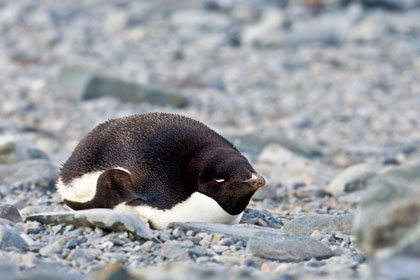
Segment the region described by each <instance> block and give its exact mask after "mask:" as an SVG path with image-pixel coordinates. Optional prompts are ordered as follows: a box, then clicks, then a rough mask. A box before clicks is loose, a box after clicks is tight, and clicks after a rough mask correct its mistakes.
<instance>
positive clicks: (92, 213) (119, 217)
mask: <svg viewBox="0 0 420 280" xmlns="http://www.w3.org/2000/svg"><path fill="white" fill-rule="evenodd" d="M26 220H29V221H38V222H40V223H43V224H54V225H56V224H72V225H75V226H87V227H98V228H102V229H106V230H112V231H127V232H131V233H133V234H134V235H135V236H136V238H138V239H142V238H143V239H155V236H154V234H153V233H152V231H151V230H150V229H149V228H148V227H147V226H146V225H145V223H144V222H143V221H142V220H140V218H139V217H137V216H136V215H135V214H133V213H125V212H120V211H115V210H111V209H89V210H82V211H69V212H47V213H40V214H35V215H32V216H29V217H27V218H26Z"/></svg>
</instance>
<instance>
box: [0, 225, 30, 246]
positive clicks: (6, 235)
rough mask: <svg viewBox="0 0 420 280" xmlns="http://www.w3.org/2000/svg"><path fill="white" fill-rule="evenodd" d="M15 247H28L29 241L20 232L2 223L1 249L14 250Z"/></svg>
mask: <svg viewBox="0 0 420 280" xmlns="http://www.w3.org/2000/svg"><path fill="white" fill-rule="evenodd" d="M13 248H16V249H17V250H19V251H22V250H25V249H26V248H28V243H26V241H25V240H23V238H22V237H20V235H19V233H18V232H16V231H14V230H13V229H9V228H7V227H5V226H2V225H0V250H12V249H13Z"/></svg>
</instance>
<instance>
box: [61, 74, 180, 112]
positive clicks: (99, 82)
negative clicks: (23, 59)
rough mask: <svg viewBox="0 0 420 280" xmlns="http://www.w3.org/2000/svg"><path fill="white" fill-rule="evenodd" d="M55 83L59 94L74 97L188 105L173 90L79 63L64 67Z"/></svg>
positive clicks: (75, 98)
mask: <svg viewBox="0 0 420 280" xmlns="http://www.w3.org/2000/svg"><path fill="white" fill-rule="evenodd" d="M57 83H58V86H59V90H58V92H59V94H60V95H64V96H66V97H68V98H69V99H73V100H90V99H96V98H99V97H103V96H110V97H114V98H117V99H119V100H121V101H123V102H132V103H139V102H147V103H151V104H156V105H161V106H166V105H169V106H173V107H177V108H183V107H186V106H187V105H188V102H187V100H186V99H185V98H184V97H182V96H180V95H177V94H175V93H173V92H169V91H167V90H164V89H159V88H154V87H151V86H147V85H141V84H138V83H134V82H129V81H123V80H120V79H117V78H114V77H108V76H104V75H102V74H98V73H94V72H92V71H90V70H88V69H85V68H82V67H79V66H66V67H64V68H63V69H62V70H61V72H60V73H59V75H58V77H57Z"/></svg>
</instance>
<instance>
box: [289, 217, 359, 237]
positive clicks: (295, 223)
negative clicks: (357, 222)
mask: <svg viewBox="0 0 420 280" xmlns="http://www.w3.org/2000/svg"><path fill="white" fill-rule="evenodd" d="M353 217H354V215H353V214H344V215H336V216H334V215H327V214H307V215H304V216H301V217H298V218H295V219H293V220H291V221H289V222H287V223H285V225H284V226H283V227H282V230H284V231H287V232H293V233H301V234H311V233H312V232H313V231H314V230H319V231H321V232H328V233H332V232H337V231H341V232H345V233H350V231H351V228H352V224H353Z"/></svg>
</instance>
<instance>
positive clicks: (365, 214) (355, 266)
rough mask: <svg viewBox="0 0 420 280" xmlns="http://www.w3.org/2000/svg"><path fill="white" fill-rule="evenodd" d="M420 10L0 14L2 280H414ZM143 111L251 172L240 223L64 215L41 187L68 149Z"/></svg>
mask: <svg viewBox="0 0 420 280" xmlns="http://www.w3.org/2000/svg"><path fill="white" fill-rule="evenodd" d="M419 14H420V2H419V1H416V0H405V1H403V0H401V1H398V0H395V1H389V0H388V1H380V0H378V1H375V0H373V1H372V0H370V1H367V0H365V1H363V0H360V1H351V0H350V1H339V0H329V1H273V0H271V1H270V0H258V1H255V0H244V1H229V0H227V1H224V0H220V1H189V0H183V1H164V0H157V1H125V0H114V1H102V0H89V1H50V0H41V1H31V0H19V1H7V0H0V35H1V40H0V97H1V102H0V217H1V218H0V272H1V275H2V279H110V278H111V277H114V278H112V279H144V278H145V279H197V278H202V279H219V278H222V277H223V278H226V277H229V278H232V279H236V278H238V279H314V278H327V279H328V278H330V279H337V278H340V279H353V278H363V279H410V278H413V279H414V278H419V277H420V269H419V267H420V255H419V252H420V245H419V244H420V234H419V228H420V215H419V213H420V204H419V201H420V178H419V177H420V164H419V161H418V159H419V155H420V79H419V78H418V77H419V73H420V20H419ZM150 111H165V112H174V113H179V114H183V115H187V116H190V117H192V118H195V119H197V120H200V121H202V122H204V123H206V124H207V125H209V126H210V127H212V128H214V129H215V130H217V131H218V132H219V133H221V134H222V135H224V136H225V137H226V138H228V139H230V140H231V141H232V142H233V143H234V144H235V145H236V146H237V147H238V148H239V149H240V150H241V151H243V153H244V154H245V155H246V156H247V157H248V158H249V159H250V161H251V162H252V164H253V165H254V167H255V168H256V170H258V171H260V172H261V173H262V174H264V176H265V177H266V179H267V185H266V186H265V187H264V188H262V189H261V190H260V191H258V192H257V193H256V195H255V196H254V198H253V200H252V201H251V203H250V205H249V209H247V210H246V213H245V215H244V218H243V219H242V221H241V223H240V224H239V225H237V226H233V227H230V226H223V225H211V224H172V225H170V226H169V228H168V229H166V230H164V231H151V230H149V229H148V228H145V227H143V226H142V223H141V222H140V221H139V220H138V219H136V217H132V216H130V215H127V216H119V215H120V214H117V213H114V212H112V211H111V212H108V211H103V212H101V213H100V214H98V213H96V212H89V211H88V212H87V213H79V216H75V214H74V213H73V214H72V213H70V214H69V213H67V212H63V211H68V210H69V209H68V208H67V207H65V206H64V205H63V204H61V203H60V200H59V197H58V195H57V193H56V192H55V189H54V181H55V179H56V177H57V169H58V168H59V166H60V164H61V163H63V161H65V160H66V159H67V157H68V156H69V155H70V153H71V151H72V149H73V148H74V147H75V145H76V144H77V143H78V141H79V140H80V139H81V137H83V135H85V134H86V133H87V132H89V131H90V130H91V129H92V128H93V127H94V126H95V125H97V124H98V123H100V122H102V121H105V120H107V119H109V118H115V117H120V116H126V115H131V114H135V113H143V112H150ZM47 212H48V213H47ZM40 213H41V214H40ZM118 221H120V222H118ZM121 221H123V222H121ZM168 277H169V278H168ZM170 277H171V278H170Z"/></svg>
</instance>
